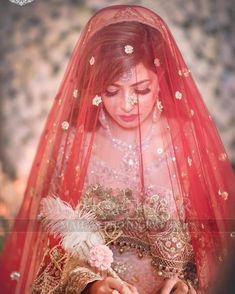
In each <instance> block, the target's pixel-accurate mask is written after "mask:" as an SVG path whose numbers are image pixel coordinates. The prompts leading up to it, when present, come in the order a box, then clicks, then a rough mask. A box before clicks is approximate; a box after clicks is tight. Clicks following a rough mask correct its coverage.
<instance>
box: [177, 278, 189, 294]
mask: <svg viewBox="0 0 235 294" xmlns="http://www.w3.org/2000/svg"><path fill="white" fill-rule="evenodd" d="M188 291H189V287H188V285H187V284H186V283H184V282H183V281H178V282H177V283H176V290H175V291H174V294H186V293H188Z"/></svg>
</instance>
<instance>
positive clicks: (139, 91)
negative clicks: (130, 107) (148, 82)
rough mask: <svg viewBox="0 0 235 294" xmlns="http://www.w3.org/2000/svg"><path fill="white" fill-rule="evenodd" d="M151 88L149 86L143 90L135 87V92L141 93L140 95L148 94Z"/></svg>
mask: <svg viewBox="0 0 235 294" xmlns="http://www.w3.org/2000/svg"><path fill="white" fill-rule="evenodd" d="M150 91H151V90H150V89H149V88H146V89H143V90H138V89H135V93H136V94H139V95H146V94H148V93H149V92H150Z"/></svg>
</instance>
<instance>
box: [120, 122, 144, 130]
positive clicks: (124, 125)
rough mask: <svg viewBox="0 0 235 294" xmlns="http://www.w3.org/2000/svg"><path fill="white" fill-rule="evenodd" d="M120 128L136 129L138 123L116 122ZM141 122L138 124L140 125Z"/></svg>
mask: <svg viewBox="0 0 235 294" xmlns="http://www.w3.org/2000/svg"><path fill="white" fill-rule="evenodd" d="M116 123H118V125H119V126H120V127H122V128H123V129H136V128H138V126H139V122H138V121H137V122H136V121H133V122H123V121H116ZM141 123H142V122H140V124H141Z"/></svg>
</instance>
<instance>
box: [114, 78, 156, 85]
mask: <svg viewBox="0 0 235 294" xmlns="http://www.w3.org/2000/svg"><path fill="white" fill-rule="evenodd" d="M150 81H151V80H149V79H147V80H142V81H139V82H137V83H134V84H132V85H131V87H135V86H138V85H140V84H143V83H145V82H150ZM110 86H115V87H121V85H119V84H117V83H113V84H111V85H110Z"/></svg>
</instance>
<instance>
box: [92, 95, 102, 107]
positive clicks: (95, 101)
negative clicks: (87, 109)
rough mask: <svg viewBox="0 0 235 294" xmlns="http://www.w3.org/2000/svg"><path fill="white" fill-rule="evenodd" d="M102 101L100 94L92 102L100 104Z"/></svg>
mask: <svg viewBox="0 0 235 294" xmlns="http://www.w3.org/2000/svg"><path fill="white" fill-rule="evenodd" d="M101 102H102V99H101V97H100V96H98V95H95V97H94V98H93V100H92V104H93V105H96V106H98V105H99V104H100V103H101Z"/></svg>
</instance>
